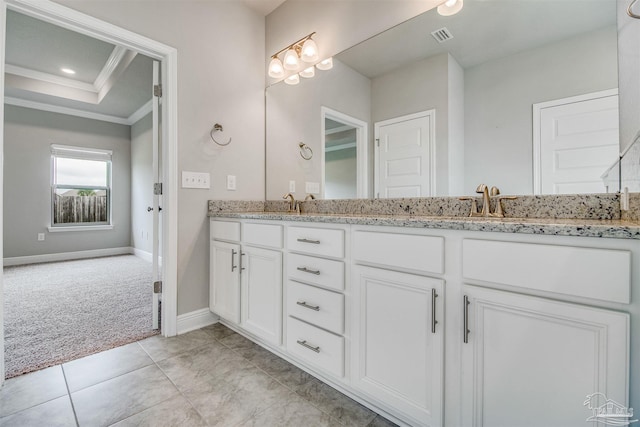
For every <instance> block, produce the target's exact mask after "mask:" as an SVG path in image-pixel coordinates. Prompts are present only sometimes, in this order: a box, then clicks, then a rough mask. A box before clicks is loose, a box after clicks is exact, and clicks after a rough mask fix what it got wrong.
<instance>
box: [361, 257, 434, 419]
mask: <svg viewBox="0 0 640 427" xmlns="http://www.w3.org/2000/svg"><path fill="white" fill-rule="evenodd" d="M353 271H354V275H353V294H354V307H353V316H354V317H353V343H354V345H353V349H352V380H353V381H352V383H353V386H354V387H356V388H358V389H359V390H361V391H362V392H364V393H366V394H368V395H369V396H371V397H373V398H375V399H376V400H378V401H379V402H382V403H383V404H386V405H388V406H390V407H393V408H395V409H397V410H399V411H401V412H402V413H403V414H405V415H406V416H407V418H408V420H409V421H410V424H412V425H428V426H438V425H442V410H443V409H442V408H443V355H444V348H443V336H444V334H443V331H444V329H443V326H444V325H443V318H444V313H443V300H444V294H443V281H442V280H437V279H431V278H427V277H422V276H417V275H413V274H405V273H398V272H393V271H388V270H383V269H378V268H370V267H362V266H354V268H353ZM436 295H437V296H436ZM433 308H435V311H434V310H433ZM435 322H437V323H435Z"/></svg>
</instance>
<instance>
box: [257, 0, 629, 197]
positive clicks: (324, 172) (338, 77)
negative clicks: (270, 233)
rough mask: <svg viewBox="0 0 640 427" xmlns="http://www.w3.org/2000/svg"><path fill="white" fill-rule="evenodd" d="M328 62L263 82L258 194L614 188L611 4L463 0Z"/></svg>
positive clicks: (583, 0) (419, 193)
mask: <svg viewBox="0 0 640 427" xmlns="http://www.w3.org/2000/svg"><path fill="white" fill-rule="evenodd" d="M333 63H334V66H333V68H332V69H331V70H328V71H320V70H317V71H316V73H315V77H313V78H310V79H300V80H301V81H300V83H299V84H298V85H295V86H289V85H286V84H284V83H282V82H280V83H277V84H274V85H271V86H269V87H268V88H267V91H266V96H267V165H266V170H267V185H266V197H267V199H270V200H271V199H278V198H281V197H282V195H283V194H284V193H286V192H288V191H291V190H293V191H294V192H295V195H296V197H298V198H302V197H304V195H305V194H306V193H314V194H315V196H316V197H318V198H355V197H360V198H371V197H420V196H447V195H461V194H472V193H474V191H475V189H476V187H477V186H478V184H480V183H485V184H487V185H490V186H493V185H495V186H498V187H499V188H500V189H501V191H502V193H503V194H561V193H602V192H615V191H618V175H619V173H618V171H617V167H616V166H614V165H615V163H616V161H617V160H618V155H619V152H620V148H619V129H618V127H619V118H618V69H617V64H618V58H617V26H616V2H614V1H611V0H544V1H543V0H531V1H505V0H486V1H472V0H469V1H467V2H465V5H464V9H463V10H462V11H461V12H460V13H458V14H457V15H454V16H449V17H444V16H440V15H438V13H437V12H436V11H435V10H430V11H428V12H425V13H424V14H422V15H419V16H417V17H415V18H413V19H411V20H409V21H406V22H405V23H403V24H401V25H398V26H396V27H394V28H392V29H390V30H387V31H385V32H383V33H381V34H379V35H377V36H375V37H373V38H371V39H369V40H367V41H365V42H363V43H360V44H358V45H356V46H354V47H352V48H350V49H348V50H346V51H344V52H342V53H340V54H338V55H336V56H335V57H334V58H333ZM301 143H302V144H304V146H305V147H307V148H308V150H306V151H305V152H306V153H307V154H308V153H312V155H311V156H309V155H305V156H303V155H302V154H303V153H302V152H301V148H300V144H301ZM309 157H310V158H309Z"/></svg>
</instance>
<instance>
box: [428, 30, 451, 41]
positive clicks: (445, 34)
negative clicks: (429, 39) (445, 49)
mask: <svg viewBox="0 0 640 427" xmlns="http://www.w3.org/2000/svg"><path fill="white" fill-rule="evenodd" d="M431 35H432V36H433V38H434V39H436V41H437V42H438V43H444V42H446V41H447V40H451V39H452V38H453V34H451V31H449V30H448V29H447V27H442V28H440V29H439V30H435V31H433V32H432V33H431Z"/></svg>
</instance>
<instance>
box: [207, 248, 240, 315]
mask: <svg viewBox="0 0 640 427" xmlns="http://www.w3.org/2000/svg"><path fill="white" fill-rule="evenodd" d="M209 256H210V260H209V261H210V264H209V265H210V272H209V275H210V277H209V309H210V310H211V311H212V312H214V313H216V314H217V315H218V316H220V317H222V318H223V319H226V320H228V321H230V322H234V323H240V245H238V244H233V243H225V242H219V241H217V240H212V241H211V250H210V254H209Z"/></svg>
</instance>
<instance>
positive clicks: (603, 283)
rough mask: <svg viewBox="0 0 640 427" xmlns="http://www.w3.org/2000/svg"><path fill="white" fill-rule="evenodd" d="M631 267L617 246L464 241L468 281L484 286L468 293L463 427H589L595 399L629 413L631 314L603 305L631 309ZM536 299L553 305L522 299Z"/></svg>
mask: <svg viewBox="0 0 640 427" xmlns="http://www.w3.org/2000/svg"><path fill="white" fill-rule="evenodd" d="M498 238H499V236H498ZM631 259H632V252H631V251H629V250H620V249H614V248H597V247H581V246H568V245H560V244H541V243H540V242H536V243H535V244H534V243H531V242H530V241H526V242H522V241H520V242H517V241H501V240H489V239H463V241H462V271H463V276H464V280H465V281H466V282H476V283H477V284H482V286H473V285H469V284H465V285H463V286H462V294H463V298H462V301H460V302H461V306H462V316H463V319H462V320H463V321H462V337H463V338H462V341H463V344H462V347H461V378H462V390H461V394H462V396H461V397H462V400H461V410H462V412H461V415H462V425H465V426H467V425H468V426H507V425H508V426H515V425H518V426H542V425H544V426H583V425H584V424H585V422H586V421H585V420H586V418H587V417H589V415H590V414H591V413H590V410H589V409H588V408H585V406H584V405H583V403H584V402H585V401H586V400H588V396H589V395H592V394H594V393H597V392H599V393H603V394H604V395H606V398H608V399H612V400H613V401H615V402H617V403H619V404H620V405H624V406H627V405H628V403H627V402H628V391H629V366H628V363H629V362H628V358H629V354H630V347H629V322H630V316H629V314H627V313H624V312H619V311H615V310H610V309H603V308H599V307H597V306H598V305H606V304H608V303H629V302H630V289H631V288H630V285H631ZM485 284H486V285H490V284H499V285H506V286H508V287H509V288H508V289H509V291H505V290H497V289H489V288H487V287H484V286H485ZM540 291H543V292H546V293H547V294H546V295H547V296H548V297H550V298H552V299H549V298H540V297H537V296H533V295H525V294H524V293H531V292H540ZM576 297H580V298H585V297H586V298H590V299H591V301H590V302H589V305H585V304H576V303H574V302H571V301H573V300H575V298H576ZM601 403H604V402H601Z"/></svg>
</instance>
